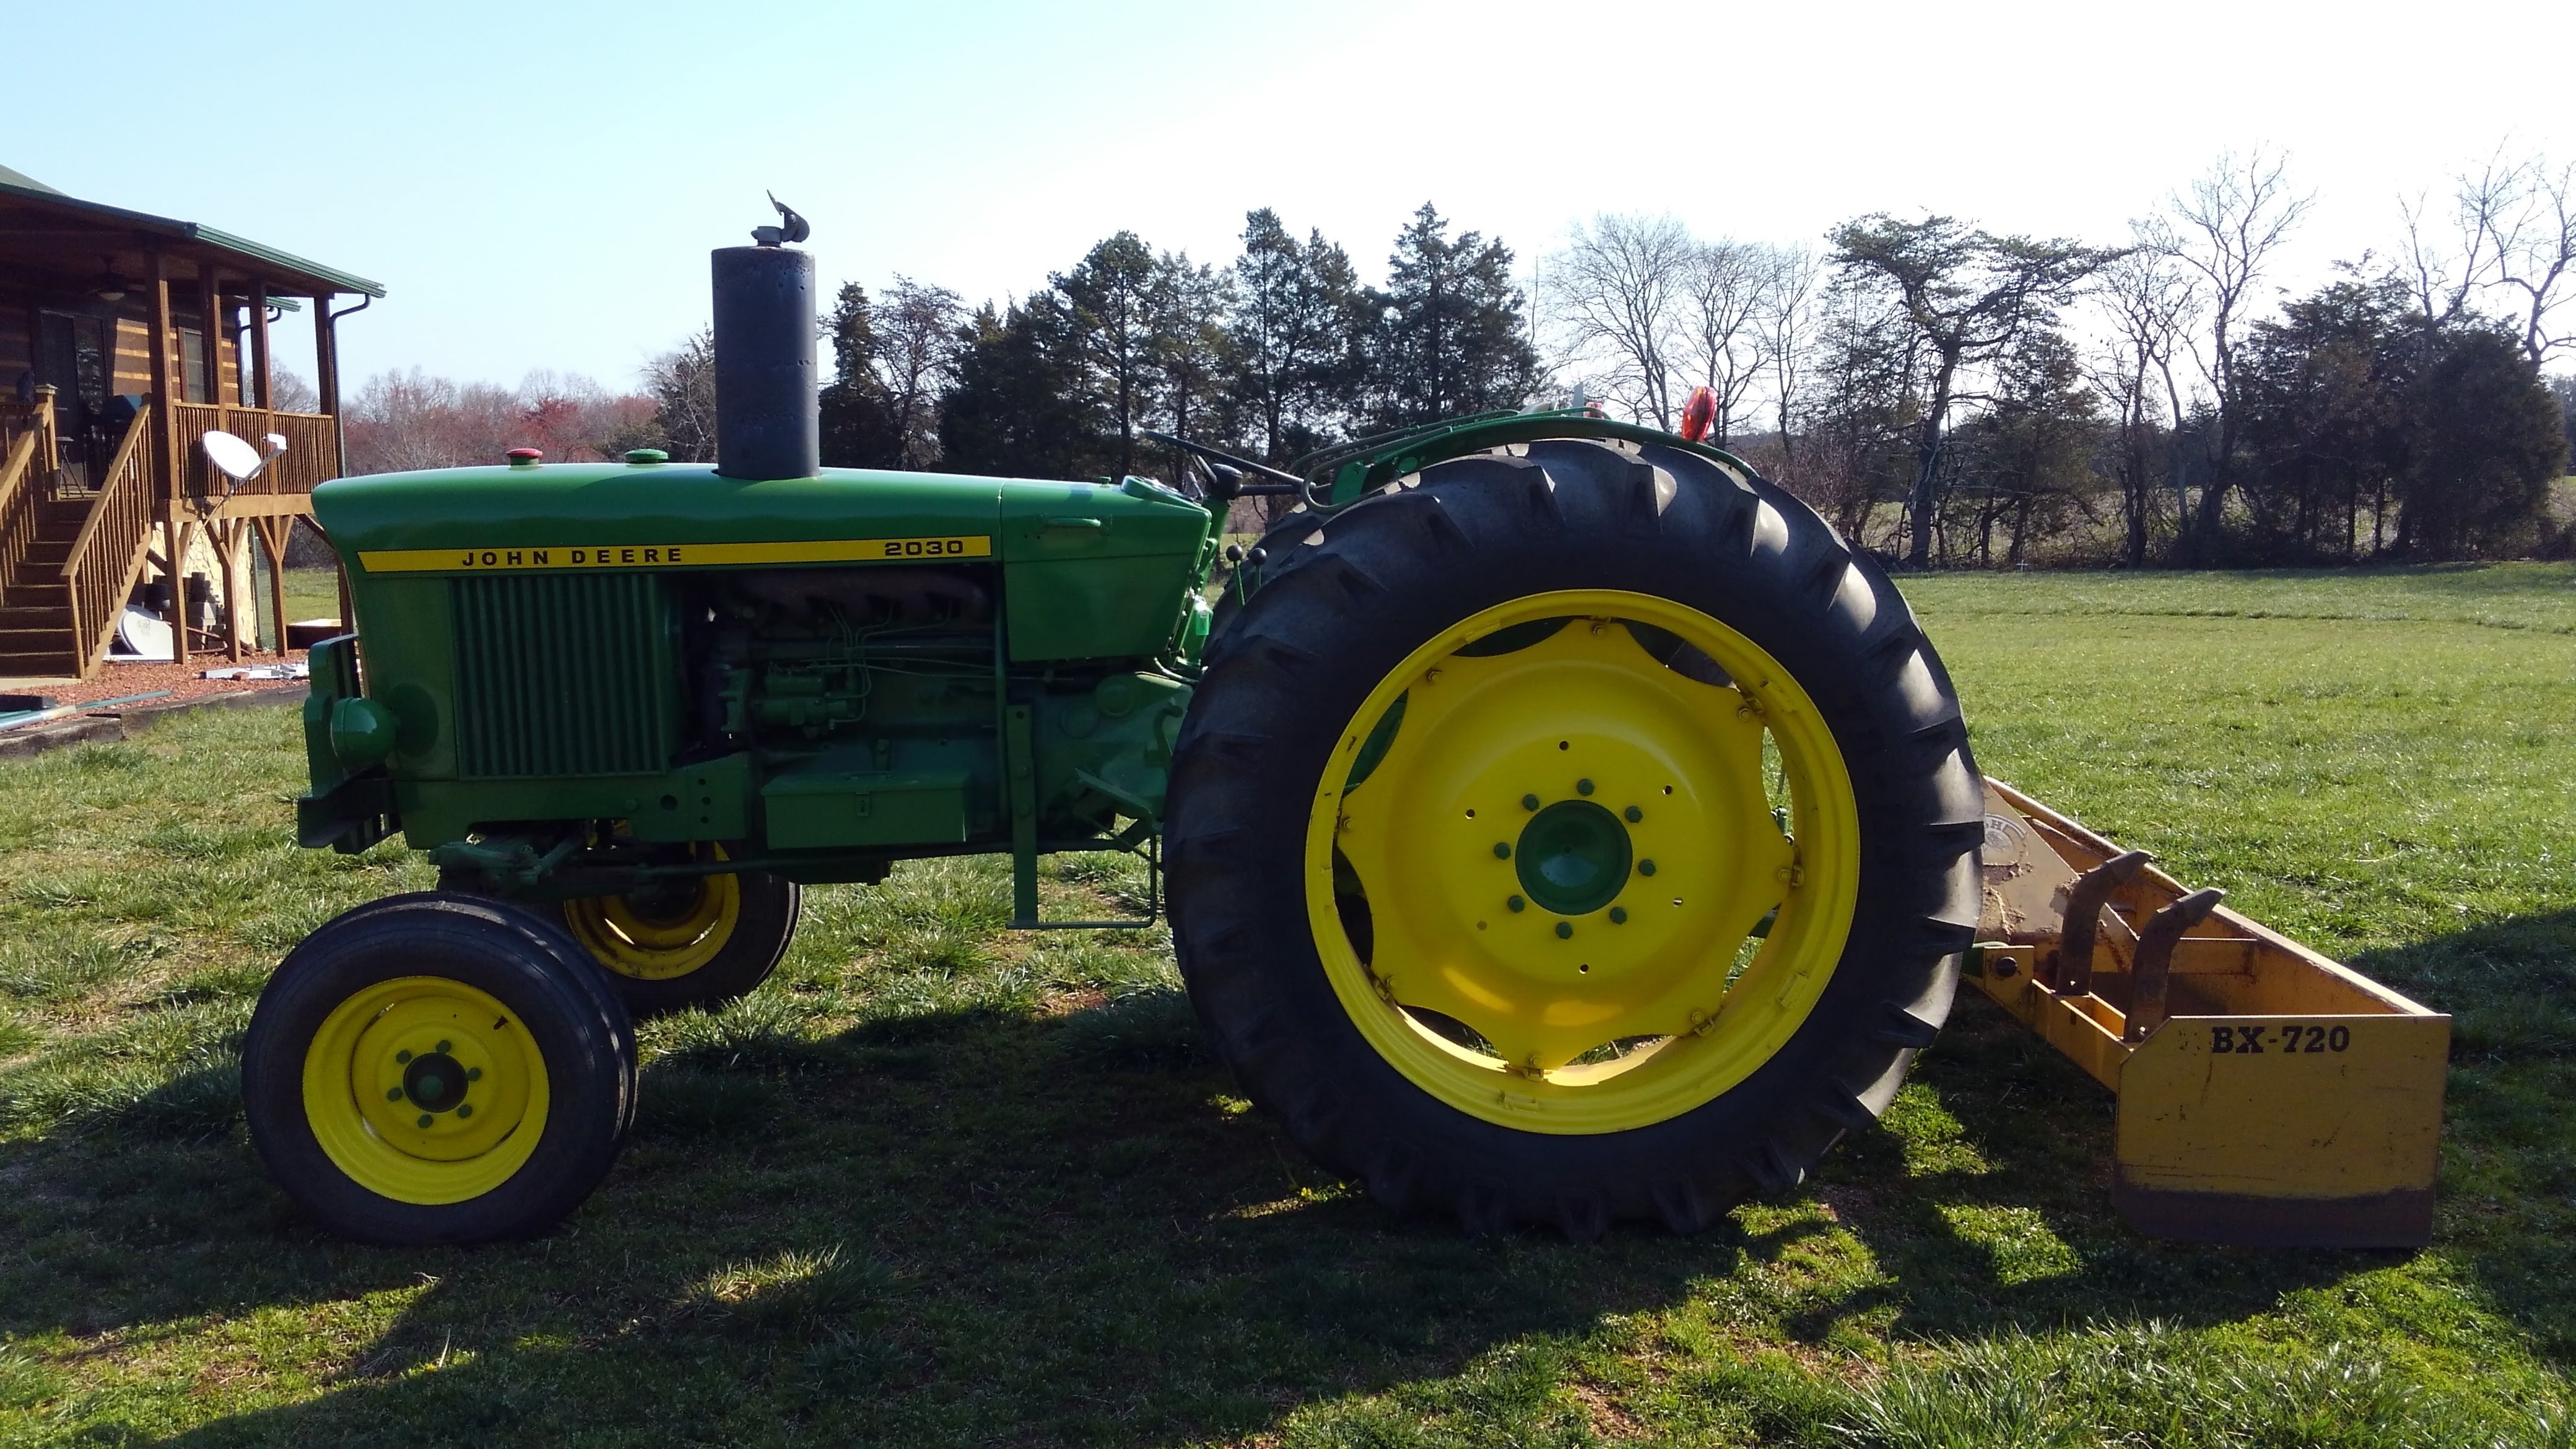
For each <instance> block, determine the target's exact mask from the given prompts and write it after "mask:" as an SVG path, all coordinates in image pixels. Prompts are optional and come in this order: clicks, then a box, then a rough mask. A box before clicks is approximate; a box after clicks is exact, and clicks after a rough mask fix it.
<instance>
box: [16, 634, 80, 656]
mask: <svg viewBox="0 0 2576 1449" xmlns="http://www.w3.org/2000/svg"><path fill="white" fill-rule="evenodd" d="M70 643H71V641H70V637H69V631H68V628H65V629H0V654H68V653H70V652H71V647H70Z"/></svg>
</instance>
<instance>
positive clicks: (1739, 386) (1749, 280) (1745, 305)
mask: <svg viewBox="0 0 2576 1449" xmlns="http://www.w3.org/2000/svg"><path fill="white" fill-rule="evenodd" d="M1776 272H1777V263H1776V261H1775V259H1774V257H1773V255H1772V249H1771V248H1769V247H1766V246H1762V245H1760V244H1758V243H1752V242H1739V241H1734V240H1731V239H1724V238H1721V239H1720V240H1717V241H1713V242H1707V243H1704V244H1701V245H1698V246H1695V247H1693V248H1692V250H1691V253H1690V257H1689V260H1688V262H1687V263H1686V264H1685V265H1684V267H1683V271H1682V282H1683V291H1682V300H1683V305H1682V309H1681V311H1682V327H1681V333H1682V341H1683V346H1684V351H1685V353H1686V355H1687V357H1688V359H1689V363H1690V375H1691V377H1692V378H1693V379H1694V380H1695V381H1696V382H1697V384H1698V385H1699V386H1701V387H1705V388H1707V389H1708V390H1709V395H1710V397H1711V398H1712V399H1713V400H1714V401H1715V402H1716V404H1717V416H1716V418H1715V420H1714V422H1713V423H1712V424H1711V426H1710V439H1711V441H1713V442H1715V443H1716V444H1717V446H1719V447H1721V448H1723V447H1725V446H1726V445H1727V440H1728V437H1729V435H1731V434H1732V433H1733V432H1734V421H1735V417H1736V414H1737V412H1738V411H1739V410H1740V409H1741V408H1742V407H1743V406H1744V405H1745V402H1746V399H1747V397H1748V395H1749V394H1750V393H1751V392H1752V390H1753V384H1754V383H1755V381H1757V380H1758V379H1759V378H1760V377H1761V376H1762V372H1763V369H1764V367H1765V365H1766V364H1767V363H1768V362H1769V360H1770V359H1769V358H1768V357H1767V356H1765V355H1764V352H1763V342H1764V336H1763V329H1762V326H1761V318H1762V313H1763V310H1764V306H1765V303H1766V300H1767V298H1768V295H1769V291H1770V288H1771V285H1772V283H1773V282H1774V280H1775V277H1776Z"/></svg>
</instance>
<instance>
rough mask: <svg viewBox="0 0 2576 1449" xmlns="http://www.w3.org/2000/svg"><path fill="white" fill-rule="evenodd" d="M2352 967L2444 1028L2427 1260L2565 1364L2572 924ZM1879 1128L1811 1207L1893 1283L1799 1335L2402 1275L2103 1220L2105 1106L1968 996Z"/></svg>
mask: <svg viewBox="0 0 2576 1449" xmlns="http://www.w3.org/2000/svg"><path fill="white" fill-rule="evenodd" d="M2352 964H2353V965H2354V966H2355V968H2356V969H2358V970H2360V971H2362V972H2363V973H2364V974H2366V975H2369V976H2372V977H2373V978H2375V979H2378V980H2380V981H2383V982H2385V983H2386V984H2388V985H2390V986H2391V987H2394V988H2395V989H2397V990H2399V991H2401V992H2404V993H2406V994H2408V995H2411V996H2413V997H2415V998H2416V999H2417V1000H2419V1001H2422V1002H2424V1003H2425V1004H2427V1005H2429V1006H2431V1007H2433V1008H2434V1009H2435V1010H2440V1011H2447V1012H2449V1013H2451V1015H2452V1017H2453V1022H2452V1054H2451V1069H2450V1074H2449V1085H2448V1090H2447V1093H2446V1100H2445V1103H2444V1111H2443V1116H2444V1122H2443V1151H2442V1167H2441V1176H2440V1180H2439V1185H2438V1188H2437V1194H2438V1195H2437V1205H2436V1217H2435V1225H2434V1248H2433V1251H2435V1252H2437V1253H2440V1254H2442V1255H2443V1256H2444V1257H2445V1258H2447V1259H2448V1260H2450V1262H2451V1263H2453V1264H2456V1265H2457V1268H2458V1269H2459V1270H2460V1272H2461V1274H2462V1275H2463V1276H2464V1277H2465V1279H2466V1280H2467V1282H2468V1285H2469V1287H2470V1291H2471V1292H2472V1294H2473V1295H2474V1296H2475V1297H2476V1298H2477V1299H2478V1300H2479V1301H2480V1302H2481V1303H2482V1305H2483V1306H2484V1307H2485V1308H2487V1309H2488V1310H2489V1311H2492V1312H2494V1313H2496V1314H2497V1315H2498V1316H2500V1317H2502V1318H2504V1319H2506V1320H2508V1321H2510V1322H2512V1323H2513V1324H2515V1325H2516V1326H2517V1327H2518V1328H2520V1329H2521V1330H2522V1331H2523V1332H2524V1333H2525V1334H2527V1335H2529V1338H2530V1342H2531V1344H2532V1346H2533V1349H2534V1351H2535V1352H2536V1353H2538V1354H2539V1355H2540V1356H2541V1357H2543V1358H2545V1359H2548V1360H2549V1361H2551V1362H2553V1363H2555V1364H2556V1365H2558V1366H2559V1367H2560V1368H2561V1369H2565V1368H2568V1367H2570V1366H2576V1286H2571V1285H2576V1233H2571V1231H2570V1229H2571V1228H2576V1214H2571V1213H2570V1212H2569V1209H2568V1206H2567V1205H2568V1204H2569V1202H2570V1201H2571V1200H2576V1135H2571V1134H2570V1133H2569V1132H2568V1130H2567V1123H2568V1121H2569V1120H2570V1119H2571V1118H2576V911H2562V912H2555V913H2550V914H2547V915H2535V916H2522V917H2513V918H2508V919H2506V920H2502V921H2497V922H2493V923H2489V924H2486V925H2481V926H2478V927H2474V928H2472V929H2470V930H2467V931H2463V932H2459V933H2457V934H2454V935H2450V936H2444V937H2438V938H2436V939H2434V940H2431V941H2426V942H2420V943H2417V944H2414V945H2410V946H2405V947H2399V948H2394V949H2389V950H2383V951H2377V952H2371V953H2367V954H2365V955H2362V956H2359V957H2356V958H2355V959H2354V961H2353V963H2352ZM1909 1114H1910V1120H1903V1121H1901V1122H1899V1119H1903V1118H1908V1117H1909ZM1891 1121H1892V1122H1898V1123H1899V1125H1901V1127H1902V1128H1903V1130H1902V1131H1901V1132H1898V1131H1886V1130H1882V1131H1875V1132H1871V1133H1867V1134H1863V1135H1861V1136H1859V1137H1857V1138H1854V1139H1851V1140H1847V1141H1846V1142H1845V1143H1844V1145H1843V1147H1842V1148H1841V1149H1840V1150H1839V1151H1837V1152H1836V1153H1835V1154H1834V1155H1833V1156H1831V1157H1829V1158H1828V1159H1827V1160H1826V1162H1825V1164H1824V1166H1823V1168H1822V1170H1821V1172H1820V1173H1819V1174H1818V1181H1817V1183H1816V1184H1815V1188H1814V1193H1815V1197H1816V1199H1817V1200H1818V1201H1819V1202H1821V1203H1822V1204H1823V1205H1824V1206H1825V1207H1826V1208H1827V1209H1828V1210H1830V1211H1831V1214H1832V1216H1833V1217H1834V1219H1835V1220H1837V1221H1839V1222H1840V1223H1841V1224H1842V1225H1843V1226H1846V1227H1848V1228H1850V1229H1851V1230H1852V1231H1853V1232H1854V1233H1855V1234H1856V1235H1857V1236H1858V1237H1859V1238H1860V1240H1861V1241H1862V1242H1863V1243H1864V1244H1866V1245H1867V1246H1868V1248H1869V1249H1870V1251H1871V1253H1872V1254H1873V1256H1874V1257H1875V1259H1876V1261H1877V1263H1878V1266H1879V1267H1880V1268H1881V1269H1882V1270H1883V1272H1884V1274H1885V1277H1884V1279H1882V1280H1881V1281H1880V1282H1878V1283H1874V1284H1872V1285H1871V1286H1869V1287H1867V1288H1865V1289H1862V1290H1860V1291H1858V1292H1855V1293H1852V1294H1849V1295H1847V1296H1844V1297H1840V1298H1835V1299H1832V1300H1830V1301H1826V1302H1821V1303H1819V1304H1817V1305H1815V1306H1814V1307H1813V1308H1811V1309H1809V1310H1808V1311H1806V1312H1805V1313H1804V1314H1802V1315H1799V1316H1797V1317H1795V1318H1793V1320H1792V1324H1793V1331H1795V1332H1797V1333H1799V1334H1800V1336H1802V1337H1808V1338H1811V1339H1813V1340H1815V1341H1820V1342H1821V1341H1824V1340H1825V1339H1826V1338H1828V1337H1829V1336H1830V1334H1831V1333H1832V1331H1833V1329H1834V1328H1835V1326H1836V1325H1838V1324H1842V1323H1845V1322H1873V1323H1881V1324H1884V1325H1885V1326H1886V1327H1887V1328H1888V1329H1890V1330H1892V1331H1895V1332H1900V1333H1916V1334H1925V1335H1953V1334H1955V1335H1963V1336H1964V1335H1974V1334H1983V1333H1989V1332H1993V1331H1996V1330H2001V1329H2021V1330H2025V1331H2029V1332H2033V1333H2038V1332H2045V1331H2048V1330H2052V1329H2058V1328H2064V1327H2068V1326H2073V1325H2080V1324H2084V1323H2087V1322H2131V1321H2140V1320H2146V1319H2158V1320H2163V1321H2165V1322H2169V1323H2177V1324H2193V1323H2205V1322H2217V1321H2224V1320H2229V1319H2235V1318H2241V1317H2244V1316H2247V1315H2250V1314H2255V1313H2261V1312H2265V1311H2268V1310H2269V1309H2270V1308H2271V1307H2272V1306H2273V1305H2274V1304H2275V1303H2276V1302H2277V1301H2278V1300H2279V1298H2280V1297H2281V1295H2283V1294H2285V1293H2290V1292H2294V1291H2296V1290H2299V1289H2302V1288H2310V1287H2316V1286H2319V1285H2322V1284H2327V1283H2332V1282H2336V1281H2339V1280H2342V1279H2345V1278H2347V1277H2349V1276H2351V1275H2353V1274H2356V1273H2363V1272H2368V1271H2370V1270H2372V1269H2376V1268H2384V1267H2390V1266H2395V1265H2398V1264H2402V1263H2405V1262H2407V1261H2408V1260H2409V1259H2410V1258H2412V1257H2413V1255H2412V1254H2409V1253H2403V1252H2358V1251H2330V1250H2258V1249H2241V1248H2219V1247H2208V1246H2202V1245H2195V1244H2185V1243H2167V1242H2159V1241H2156V1240H2152V1239H2148V1238H2144V1237H2141V1236H2139V1235H2137V1234H2135V1233H2133V1232H2131V1231H2130V1230H2129V1229H2128V1228H2127V1227H2126V1226H2125V1225H2124V1224H2123V1223H2122V1222H2121V1221H2120V1220H2119V1218H2118V1216H2117V1215H2116V1214H2115V1213H2114V1212H2113V1211H2112V1210H2111V1207H2110V1201H2109V1186H2110V1161H2111V1132H2112V1126H2113V1103H2112V1097H2111V1094H2110V1093H2109V1092H2108V1091H2106V1090H2105V1089H2103V1088H2102V1087H2101V1086H2099V1085H2098V1084H2096V1083H2095V1082H2094V1081H2093V1080H2092V1079H2091V1078H2090V1077H2088V1076H2086V1075H2085V1074H2084V1073H2083V1072H2082V1071H2081V1070H2079V1069H2078V1068H2076V1067H2075V1066H2074V1065H2073V1064H2072V1063H2070V1062H2068V1061H2066V1060H2064V1059H2063V1058H2061V1057H2059V1056H2058V1055H2057V1054H2056V1053H2055V1052H2053V1051H2051V1050H2050V1049H2049V1048H2048V1047H2047V1046H2045V1045H2044V1044H2042V1043H2041V1042H2040V1041H2039V1039H2038V1038H2037V1037H2036V1036H2034V1035H2032V1034H2030V1033H2029V1032H2027V1031H2024V1030H2023V1029H2022V1028H2021V1027H2020V1026H2019V1025H2018V1024H2017V1023H2015V1022H2014V1021H2012V1019H2011V1018H2010V1017H2008V1016H2006V1015H2005V1014H2004V1013H2003V1012H2002V1011H2001V1010H2000V1009H1999V1008H1997V1007H1995V1006H1994V1005H1993V1004H1991V1003H1990V1002H1988V1001H1986V1000H1985V999H1984V998H1983V997H1982V996H1980V995H1978V994H1977V993H1975V992H1973V991H1968V990H1963V991H1962V992H1961V993H1960V998H1959V1006H1958V1009H1957V1010H1956V1012H1954V1014H1953V1015H1952V1017H1951V1019H1950V1023H1949V1025H1948V1027H1947V1029H1945V1031H1944V1032H1943V1034H1942V1037H1941V1040H1940V1042H1939V1044H1938V1045H1937V1046H1936V1047H1935V1048H1934V1049H1933V1050H1932V1051H1931V1052H1929V1053H1927V1054H1926V1055H1925V1056H1924V1058H1923V1059H1922V1060H1921V1061H1920V1062H1919V1063H1918V1064H1917V1066H1916V1069H1915V1073H1914V1076H1913V1079H1912V1084H1911V1085H1909V1088H1908V1099H1907V1100H1905V1101H1903V1102H1901V1104H1900V1107H1899V1109H1898V1111H1897V1112H1896V1113H1893V1114H1891Z"/></svg>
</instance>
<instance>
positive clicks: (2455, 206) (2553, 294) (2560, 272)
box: [2398, 148, 2576, 367]
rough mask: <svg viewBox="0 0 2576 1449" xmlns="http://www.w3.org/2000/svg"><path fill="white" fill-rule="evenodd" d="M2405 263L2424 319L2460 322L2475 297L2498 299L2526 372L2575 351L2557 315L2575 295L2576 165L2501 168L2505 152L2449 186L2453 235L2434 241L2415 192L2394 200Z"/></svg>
mask: <svg viewBox="0 0 2576 1449" xmlns="http://www.w3.org/2000/svg"><path fill="white" fill-rule="evenodd" d="M2398 206H2399V209H2400V211H2401V213H2402V214H2403V215H2404V217H2405V219H2406V263H2407V270H2408V271H2410V272H2411V273H2413V276H2412V277H2411V278H2410V279H2409V282H2410V286H2411V289H2412V291H2413V292H2414V295H2415V303H2416V306H2417V307H2418V308H2420V309H2421V310H2422V312H2423V314H2424V318H2425V320H2426V321H2428V322H2431V323H2434V324H2436V325H2440V324H2443V323H2447V322H2453V321H2456V320H2458V319H2459V317H2460V316H2461V314H2463V313H2465V312H2467V311H2469V310H2471V307H2472V304H2473V303H2474V302H2475V301H2476V300H2477V299H2478V298H2480V297H2481V296H2500V297H2501V298H2502V299H2503V303H2504V305H2503V306H2502V307H2501V308H2500V309H2498V310H2501V311H2503V312H2504V313H2505V314H2506V315H2507V316H2508V317H2509V318H2510V319H2511V321H2512V324H2513V328H2514V332H2515V334H2516V335H2517V337H2518V338H2519V339H2520V341H2521V343H2522V351H2523V356H2525V357H2527V358H2529V359H2530V361H2531V364H2532V366H2534V367H2541V366H2545V365H2547V364H2548V363H2549V362H2550V361H2551V360H2552V359H2553V358H2555V357H2556V356H2557V355H2558V354H2559V353H2561V352H2566V351H2576V331H2563V330H2560V324H2559V322H2558V317H2557V313H2558V309H2559V308H2560V307H2561V306H2562V305H2563V304H2565V302H2566V301H2567V299H2568V296H2569V295H2570V294H2571V292H2576V165H2567V166H2557V167H2553V166H2552V165H2551V164H2550V162H2549V161H2548V159H2547V158H2545V157H2537V156H2535V157H2531V158H2528V159H2526V160H2522V161H2518V162H2513V163H2510V164H2508V163H2506V162H2505V160H2504V158H2503V152H2502V150H2501V148H2499V150H2498V151H2497V153H2496V154H2495V155H2493V156H2491V157H2489V158H2488V159H2487V162H2486V165H2485V166H2484V167H2482V168H2481V169H2480V170H2479V171H2478V173H2477V174H2476V175H2474V176H2472V175H2469V174H2467V173H2462V174H2461V175H2459V176H2458V177H2456V178H2454V182H2453V189H2452V193H2451V216H2450V233H2451V234H2450V236H2448V237H2447V238H2444V237H2437V236H2435V235H2432V234H2430V233H2431V228H2430V226H2429V225H2428V222H2427V213H2428V212H2429V210H2430V207H2429V203H2428V201H2427V199H2426V198H2425V196H2423V195H2422V194H2421V193H2419V194H2418V195H2416V196H2415V197H2414V198H2413V199H2411V200H2409V199H2405V198H2400V200H2399V202H2398Z"/></svg>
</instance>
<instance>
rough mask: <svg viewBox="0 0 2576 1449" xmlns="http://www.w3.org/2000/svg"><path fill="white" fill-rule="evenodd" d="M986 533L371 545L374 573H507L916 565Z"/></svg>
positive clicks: (363, 560) (368, 556)
mask: <svg viewBox="0 0 2576 1449" xmlns="http://www.w3.org/2000/svg"><path fill="white" fill-rule="evenodd" d="M992 556H993V540H992V538H991V537H990V536H989V535H974V536H969V537H949V538H831V539H807V540H800V541H797V542H792V543H685V542H684V543H614V544H549V545H545V546H541V547H535V548H528V547H520V548H396V549H369V550H364V551H361V552H360V553H359V555H358V564H359V566H360V567H362V568H364V569H365V570H366V571H367V572H368V573H371V574H454V573H478V574H479V573H510V572H522V573H523V572H526V571H528V570H531V569H551V570H562V569H663V568H712V567H720V566H723V565H726V564H790V563H913V562H918V561H924V560H930V559H951V558H990V557H992Z"/></svg>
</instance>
